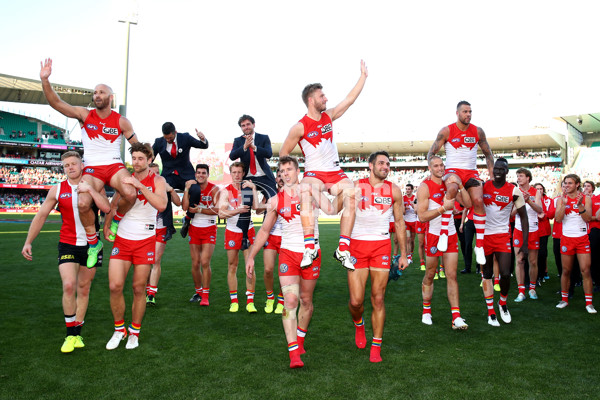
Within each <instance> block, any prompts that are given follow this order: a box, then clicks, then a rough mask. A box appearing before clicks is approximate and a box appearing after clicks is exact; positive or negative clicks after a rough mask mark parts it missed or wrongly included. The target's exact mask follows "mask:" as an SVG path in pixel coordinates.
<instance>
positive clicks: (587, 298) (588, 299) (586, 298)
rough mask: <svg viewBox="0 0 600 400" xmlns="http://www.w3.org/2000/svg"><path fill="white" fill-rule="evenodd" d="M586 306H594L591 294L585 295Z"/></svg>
mask: <svg viewBox="0 0 600 400" xmlns="http://www.w3.org/2000/svg"><path fill="white" fill-rule="evenodd" d="M585 305H586V306H591V305H592V294H591V293H585Z"/></svg>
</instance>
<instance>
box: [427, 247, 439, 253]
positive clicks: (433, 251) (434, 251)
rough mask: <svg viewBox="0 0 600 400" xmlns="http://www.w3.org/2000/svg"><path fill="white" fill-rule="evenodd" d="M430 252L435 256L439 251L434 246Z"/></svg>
mask: <svg viewBox="0 0 600 400" xmlns="http://www.w3.org/2000/svg"><path fill="white" fill-rule="evenodd" d="M429 251H430V252H431V254H435V253H437V251H438V249H437V247H435V246H432V247H431V249H429Z"/></svg>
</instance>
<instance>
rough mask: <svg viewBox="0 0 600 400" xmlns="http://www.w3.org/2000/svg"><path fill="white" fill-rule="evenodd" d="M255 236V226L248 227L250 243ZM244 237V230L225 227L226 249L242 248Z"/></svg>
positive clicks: (252, 242)
mask: <svg viewBox="0 0 600 400" xmlns="http://www.w3.org/2000/svg"><path fill="white" fill-rule="evenodd" d="M255 236H256V233H255V232H254V227H252V228H250V229H248V240H250V244H254V237H255ZM243 238H244V234H243V233H242V232H239V233H237V232H231V231H230V230H228V229H225V250H241V248H242V239H243ZM298 265H300V264H298Z"/></svg>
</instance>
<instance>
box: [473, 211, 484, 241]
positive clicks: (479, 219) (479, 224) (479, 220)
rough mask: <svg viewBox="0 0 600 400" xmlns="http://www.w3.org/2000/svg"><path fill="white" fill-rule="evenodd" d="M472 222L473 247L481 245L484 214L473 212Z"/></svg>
mask: <svg viewBox="0 0 600 400" xmlns="http://www.w3.org/2000/svg"><path fill="white" fill-rule="evenodd" d="M473 224H474V225H475V247H483V235H484V233H485V214H477V213H475V212H474V213H473Z"/></svg>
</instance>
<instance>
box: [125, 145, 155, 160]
mask: <svg viewBox="0 0 600 400" xmlns="http://www.w3.org/2000/svg"><path fill="white" fill-rule="evenodd" d="M136 151H138V152H140V153H144V154H145V155H146V157H147V158H148V160H153V159H154V153H153V152H152V146H150V143H141V142H137V143H134V144H132V145H131V147H130V148H129V153H130V154H133V153H134V152H136Z"/></svg>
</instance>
